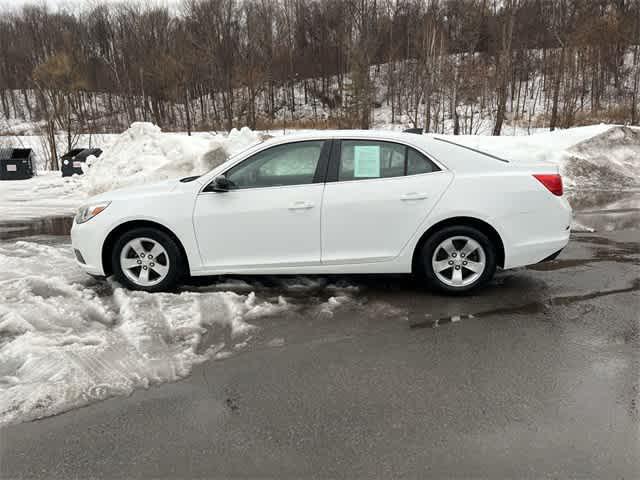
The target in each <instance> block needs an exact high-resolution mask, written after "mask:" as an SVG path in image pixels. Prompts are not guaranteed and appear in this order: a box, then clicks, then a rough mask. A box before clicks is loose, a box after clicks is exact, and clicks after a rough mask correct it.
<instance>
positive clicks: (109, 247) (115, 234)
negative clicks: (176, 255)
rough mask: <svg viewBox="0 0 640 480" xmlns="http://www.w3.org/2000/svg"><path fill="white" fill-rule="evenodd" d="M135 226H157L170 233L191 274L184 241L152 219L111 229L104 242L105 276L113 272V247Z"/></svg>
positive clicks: (103, 262) (133, 221)
mask: <svg viewBox="0 0 640 480" xmlns="http://www.w3.org/2000/svg"><path fill="white" fill-rule="evenodd" d="M134 228H155V229H156V230H160V231H161V232H163V233H165V234H167V235H169V236H170V237H171V238H172V239H173V240H174V241H175V242H176V245H178V248H179V249H180V253H181V254H182V258H183V259H184V264H185V266H186V268H187V271H186V272H185V273H186V274H187V275H189V273H190V268H189V257H188V256H187V252H186V250H185V248H184V245H182V242H181V241H180V239H179V238H178V236H177V235H176V234H175V233H173V232H172V231H171V230H170V229H169V228H167V227H165V226H164V225H162V224H161V223H158V222H154V221H152V220H130V221H128V222H124V223H121V224H120V225H118V226H117V227H115V228H114V229H113V230H111V231H110V232H109V234H108V235H107V237H106V238H105V240H104V242H103V243H102V258H101V260H102V269H103V271H104V274H105V276H109V275H111V274H112V273H113V268H112V266H111V252H112V251H113V247H114V246H115V243H116V241H117V240H118V238H119V237H120V236H121V235H122V234H124V233H125V232H127V231H129V230H133V229H134Z"/></svg>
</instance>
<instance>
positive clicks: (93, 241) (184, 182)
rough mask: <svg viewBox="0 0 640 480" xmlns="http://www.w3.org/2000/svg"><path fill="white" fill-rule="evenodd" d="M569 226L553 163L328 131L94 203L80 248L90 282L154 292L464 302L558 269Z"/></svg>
mask: <svg viewBox="0 0 640 480" xmlns="http://www.w3.org/2000/svg"><path fill="white" fill-rule="evenodd" d="M571 218H572V213H571V208H570V206H569V204H568V203H567V201H566V199H565V198H564V197H563V189H562V179H561V177H560V175H559V173H558V168H557V166H555V165H552V164H548V163H541V162H531V163H526V162H524V163H523V162H510V161H507V160H504V159H501V158H498V157H495V156H492V155H489V154H486V153H483V152H480V151H477V150H474V149H470V148H468V147H463V146H460V145H457V144H455V143H452V142H451V141H449V140H447V139H444V138H439V137H437V136H425V135H415V134H410V133H390V132H375V131H334V132H328V131H325V132H317V133H312V134H305V135H294V136H284V137H281V138H277V139H274V140H270V141H268V142H265V143H261V144H259V145H256V146H254V147H251V148H250V149H248V150H246V151H244V152H242V153H241V154H238V155H236V156H235V157H232V158H231V159H229V160H228V161H227V162H226V163H224V164H222V165H220V166H219V167H217V168H215V169H214V170H212V171H211V172H209V173H207V174H205V175H202V176H199V177H189V178H183V179H181V180H171V181H165V182H163V183H159V184H154V185H149V186H142V187H133V188H126V189H122V190H117V191H112V192H108V193H105V194H102V195H99V196H97V197H94V198H92V199H91V200H90V201H89V202H88V203H87V205H85V206H84V207H82V208H81V209H80V210H79V212H78V214H77V216H76V220H75V222H74V225H73V228H72V230H71V237H72V241H73V248H74V250H75V255H76V258H77V260H78V263H79V265H80V266H81V267H82V268H84V269H85V270H86V271H87V272H88V273H89V274H92V275H96V276H108V275H112V274H113V275H115V277H116V278H117V280H119V281H120V282H121V283H122V284H124V285H126V286H128V287H129V288H133V289H140V290H146V291H158V290H165V289H169V288H171V287H172V286H174V285H175V284H176V283H177V282H179V281H180V279H181V278H184V277H185V276H187V275H191V276H204V275H220V274H252V275H255V274H269V275H274V274H296V275H297V274H356V273H368V274H383V273H410V272H413V273H416V274H418V275H419V276H420V277H421V278H422V279H424V280H425V281H426V282H427V283H429V284H430V285H432V286H434V287H436V288H438V289H440V290H442V291H445V292H449V293H462V292H467V291H469V290H472V289H474V288H476V287H478V286H480V285H482V284H483V283H485V282H487V281H488V280H490V279H491V278H492V276H493V274H494V272H495V270H496V268H497V267H500V268H503V269H509V268H515V267H522V266H525V265H530V264H534V263H538V262H542V261H545V260H549V259H552V258H555V257H556V256H557V255H558V254H559V253H560V251H561V250H562V249H563V248H564V247H565V246H566V245H567V242H568V241H569V234H570V224H571Z"/></svg>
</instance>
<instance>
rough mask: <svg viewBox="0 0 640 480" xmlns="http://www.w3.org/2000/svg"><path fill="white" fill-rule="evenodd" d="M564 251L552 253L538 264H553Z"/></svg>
mask: <svg viewBox="0 0 640 480" xmlns="http://www.w3.org/2000/svg"><path fill="white" fill-rule="evenodd" d="M563 250H564V248H561V249H560V250H558V251H557V252H555V253H552V254H551V255H549V256H548V257H547V258H545V259H544V260H541V261H540V262H538V263H546V262H553V261H554V260H555V259H556V258H558V257H559V256H560V254H561V253H562V251H563Z"/></svg>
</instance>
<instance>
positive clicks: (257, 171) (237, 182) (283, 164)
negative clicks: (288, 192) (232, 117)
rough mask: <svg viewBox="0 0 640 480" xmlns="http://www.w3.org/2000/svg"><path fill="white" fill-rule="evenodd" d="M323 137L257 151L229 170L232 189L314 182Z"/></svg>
mask: <svg viewBox="0 0 640 480" xmlns="http://www.w3.org/2000/svg"><path fill="white" fill-rule="evenodd" d="M323 144H324V141H311V142H296V143H289V144H286V145H278V146H275V147H271V148H268V149H267V150H263V151H261V152H258V153H256V154H255V155H253V156H252V157H249V158H248V159H246V160H244V161H243V162H242V163H240V164H239V165H236V166H235V167H233V168H231V169H230V170H228V171H227V173H226V177H227V180H228V181H229V183H230V188H232V189H243V188H264V187H280V186H287V185H305V184H310V183H313V179H314V176H315V173H316V169H317V167H318V162H319V161H320V155H321V153H322V146H323Z"/></svg>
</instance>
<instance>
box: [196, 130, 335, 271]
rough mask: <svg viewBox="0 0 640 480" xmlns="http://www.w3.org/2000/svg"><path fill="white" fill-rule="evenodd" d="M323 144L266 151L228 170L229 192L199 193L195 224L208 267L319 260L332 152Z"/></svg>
mask: <svg viewBox="0 0 640 480" xmlns="http://www.w3.org/2000/svg"><path fill="white" fill-rule="evenodd" d="M324 144H325V142H323V141H305V142H295V143H289V144H285V145H278V146H274V147H270V148H268V149H266V150H262V151H260V152H258V153H256V154H254V155H253V156H251V157H249V158H247V159H245V160H244V161H242V162H240V163H239V164H236V165H235V166H233V167H231V168H230V169H229V170H228V171H227V172H226V173H225V176H226V178H227V180H228V182H229V185H230V187H229V190H228V191H226V192H209V191H203V192H202V193H200V194H199V196H198V198H197V200H196V206H195V211H194V226H195V231H196V236H197V239H198V245H199V248H200V253H201V256H202V260H203V264H204V266H205V268H207V269H210V270H217V271H218V270H228V271H234V270H236V271H237V270H241V269H265V268H267V269H268V268H270V267H271V268H274V269H277V268H279V267H288V266H302V265H318V264H319V263H320V211H321V207H322V196H323V190H324V183H323V182H322V181H321V180H323V179H321V178H320V176H319V175H318V170H319V169H320V165H321V164H323V162H324V160H322V162H321V159H324V158H325V157H326V156H327V152H328V148H323V147H324ZM327 147H328V145H327ZM205 190H206V189H205Z"/></svg>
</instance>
